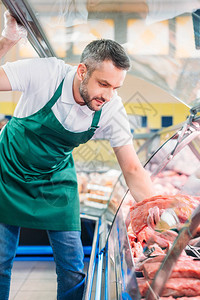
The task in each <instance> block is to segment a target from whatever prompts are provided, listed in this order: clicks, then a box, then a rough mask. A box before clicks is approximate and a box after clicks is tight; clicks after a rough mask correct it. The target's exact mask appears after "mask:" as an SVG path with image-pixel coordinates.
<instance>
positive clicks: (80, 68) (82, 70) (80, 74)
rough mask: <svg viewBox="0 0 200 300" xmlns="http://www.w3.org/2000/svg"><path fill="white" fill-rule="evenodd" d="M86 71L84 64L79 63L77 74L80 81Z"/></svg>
mask: <svg viewBox="0 0 200 300" xmlns="http://www.w3.org/2000/svg"><path fill="white" fill-rule="evenodd" d="M86 73H87V67H86V65H85V64H83V63H80V64H79V65H78V68H77V76H78V79H79V80H80V81H83V79H84V77H85V75H86Z"/></svg>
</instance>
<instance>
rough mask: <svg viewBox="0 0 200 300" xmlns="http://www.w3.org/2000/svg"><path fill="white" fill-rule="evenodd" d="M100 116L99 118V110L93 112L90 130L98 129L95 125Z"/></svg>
mask: <svg viewBox="0 0 200 300" xmlns="http://www.w3.org/2000/svg"><path fill="white" fill-rule="evenodd" d="M100 116H101V110H98V111H95V114H94V117H93V120H92V125H91V126H90V129H97V128H98V127H99V126H97V125H98V123H99V119H100Z"/></svg>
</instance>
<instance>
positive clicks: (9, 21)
mask: <svg viewBox="0 0 200 300" xmlns="http://www.w3.org/2000/svg"><path fill="white" fill-rule="evenodd" d="M1 35H2V36H3V37H5V38H7V39H9V40H11V41H18V40H20V39H23V42H26V41H27V30H26V29H25V28H24V27H23V26H22V25H20V24H18V23H17V21H16V20H15V18H13V17H12V16H11V14H10V12H9V11H8V10H7V11H6V12H5V13H4V29H3V31H2V34H1Z"/></svg>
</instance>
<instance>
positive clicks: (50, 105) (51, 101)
mask: <svg viewBox="0 0 200 300" xmlns="http://www.w3.org/2000/svg"><path fill="white" fill-rule="evenodd" d="M63 82H64V79H63V80H62V81H61V83H60V84H59V86H58V88H57V90H56V91H55V93H54V95H53V96H52V97H51V99H50V100H49V102H48V103H47V104H46V106H45V107H46V108H49V109H50V108H52V106H53V105H54V104H55V103H56V101H57V100H58V98H59V97H60V96H61V94H62V87H63Z"/></svg>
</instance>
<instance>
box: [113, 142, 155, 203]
mask: <svg viewBox="0 0 200 300" xmlns="http://www.w3.org/2000/svg"><path fill="white" fill-rule="evenodd" d="M113 149H114V152H115V155H116V157H117V160H118V162H119V165H120V167H121V170H122V172H123V175H124V178H125V180H126V183H127V185H128V188H129V190H130V192H131V194H132V196H133V197H134V199H135V201H137V202H139V201H142V200H143V199H145V198H149V197H152V196H153V195H155V192H154V189H153V185H152V181H151V178H150V175H149V173H148V172H147V171H146V170H145V169H144V168H143V166H142V164H141V162H140V160H139V158H138V156H137V154H136V152H135V150H134V147H133V146H132V145H125V146H121V147H114V148H113Z"/></svg>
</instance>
